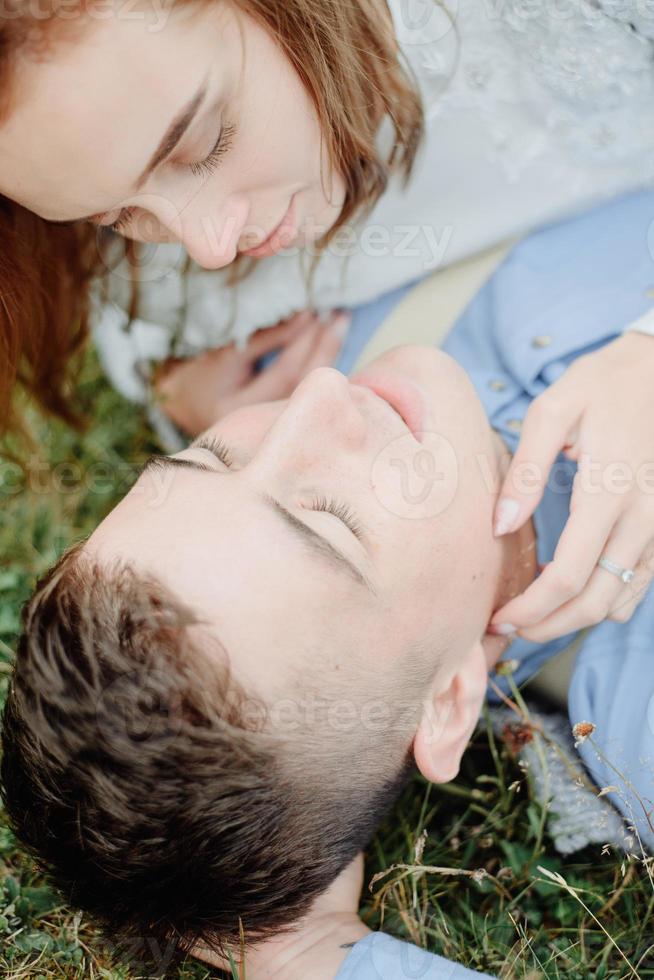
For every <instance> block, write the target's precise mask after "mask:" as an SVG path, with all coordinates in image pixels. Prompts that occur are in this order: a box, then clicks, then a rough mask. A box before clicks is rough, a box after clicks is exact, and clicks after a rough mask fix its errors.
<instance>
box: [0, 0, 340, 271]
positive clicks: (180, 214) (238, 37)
mask: <svg viewBox="0 0 654 980" xmlns="http://www.w3.org/2000/svg"><path fill="white" fill-rule="evenodd" d="M79 16H80V18H81V17H82V16H84V17H85V18H86V20H85V21H84V25H83V28H84V29H83V30H82V31H81V32H79V36H78V37H76V38H75V39H74V40H72V32H71V40H70V42H66V41H62V42H60V43H58V44H57V45H56V46H55V47H54V50H53V52H52V55H51V57H50V58H49V60H45V61H41V62H37V61H36V60H31V59H30V60H25V59H24V60H23V61H22V62H21V63H20V64H19V66H18V68H17V72H16V80H15V84H16V85H17V102H16V106H15V109H14V111H13V113H12V115H11V116H10V117H9V118H8V119H7V121H6V122H5V123H4V125H3V126H2V127H0V193H2V194H4V195H5V196H6V197H9V198H11V199H13V200H15V201H17V202H18V203H19V204H21V205H23V206H24V207H26V208H28V209H29V210H31V211H34V212H35V213H36V214H38V215H40V216H41V217H43V218H45V219H47V220H50V221H57V222H58V221H73V220H92V221H93V222H94V223H96V224H102V225H107V224H112V223H114V222H115V221H116V219H121V225H120V228H119V230H120V231H121V233H122V234H124V235H125V236H126V237H128V238H133V239H136V240H138V241H147V242H165V241H166V242H167V241H181V242H182V243H183V245H184V246H185V247H186V249H187V251H188V252H189V254H190V256H191V258H192V259H194V260H195V261H196V262H197V263H198V264H199V265H200V266H203V267H204V268H207V269H218V268H221V267H222V266H225V265H228V264H229V263H230V262H232V261H233V260H234V258H235V257H236V254H237V253H238V252H243V251H246V250H248V249H252V248H253V247H255V246H258V245H260V244H262V243H263V242H264V241H265V240H266V239H269V236H270V235H271V233H272V232H273V231H274V230H275V229H277V228H278V226H279V225H280V223H281V224H282V228H281V229H280V230H279V231H278V233H277V234H276V235H274V236H273V238H272V240H271V241H269V242H268V243H267V244H266V245H265V246H264V247H263V248H262V249H260V250H259V251H257V250H256V248H255V251H254V253H252V254H255V255H258V256H259V257H263V256H264V255H269V254H272V253H273V252H274V251H278V250H279V249H280V248H284V247H289V246H291V245H302V244H307V243H309V242H311V241H314V240H316V239H317V238H319V237H320V236H321V235H322V234H324V233H325V232H326V231H327V229H329V228H330V227H331V226H332V225H333V224H334V222H335V221H336V219H337V217H338V215H339V213H340V211H341V208H342V206H343V202H344V197H345V185H344V182H343V180H342V178H341V177H340V176H338V175H332V178H331V179H330V175H329V171H328V167H327V158H326V152H325V148H324V145H323V141H322V140H321V133H320V127H319V124H318V119H317V115H316V112H315V109H314V106H313V103H312V102H311V100H310V98H309V95H308V93H307V92H306V90H305V88H304V86H303V84H302V82H301V80H300V78H299V76H298V75H297V73H296V72H295V70H294V69H293V67H292V65H291V63H290V61H289V60H288V58H287V57H286V56H285V54H284V53H283V52H282V50H281V49H280V48H279V47H278V45H277V44H276V42H275V41H274V39H273V38H272V36H271V35H270V34H269V33H268V32H267V31H266V30H264V29H263V28H262V27H261V26H259V24H258V23H257V22H256V21H254V20H253V19H252V18H250V17H248V16H246V15H244V14H243V13H242V12H240V11H239V10H237V9H235V8H234V7H232V6H231V5H230V4H229V3H228V2H226V0H221V2H219V3H206V4H200V5H196V4H193V5H186V4H183V5H176V6H173V7H172V8H171V9H169V10H166V11H163V10H161V9H159V10H158V11H154V10H153V8H152V7H151V6H148V7H145V6H143V7H136V8H135V7H133V6H132V5H131V4H128V5H125V4H116V5H115V7H112V8H110V10H108V9H107V5H103V6H102V7H100V8H98V9H97V10H96V12H95V16H93V14H92V13H90V14H86V15H82V14H81V13H80V15H79ZM100 18H101V19H100ZM73 26H78V25H73ZM185 109H189V110H190V111H189V112H188V113H186V112H185V111H184V110H185ZM187 115H188V116H189V117H190V118H186V119H184V124H183V125H179V126H178V127H177V129H178V131H177V132H176V133H175V134H174V136H175V137H178V139H177V140H176V139H171V140H170V141H169V143H170V145H168V146H165V147H160V144H161V143H162V141H163V140H164V137H165V135H166V134H167V133H168V131H169V128H170V127H171V126H172V125H173V124H174V123H175V122H176V121H178V120H179V119H180V118H181V117H182V116H187ZM182 130H183V132H182ZM173 143H175V145H174V146H173V145H172V144H173ZM158 150H160V152H157V151H158ZM164 154H165V155H164ZM323 176H324V180H323Z"/></svg>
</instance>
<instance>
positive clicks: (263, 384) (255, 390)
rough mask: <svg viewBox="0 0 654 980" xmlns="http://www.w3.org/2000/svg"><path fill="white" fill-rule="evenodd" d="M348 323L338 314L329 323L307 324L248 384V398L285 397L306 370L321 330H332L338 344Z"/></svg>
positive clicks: (260, 399) (326, 331)
mask: <svg viewBox="0 0 654 980" xmlns="http://www.w3.org/2000/svg"><path fill="white" fill-rule="evenodd" d="M348 323H349V315H348V314H338V315H337V316H335V317H334V319H333V320H332V322H331V323H330V324H329V325H328V326H324V325H323V324H322V323H319V322H317V321H316V322H314V323H311V324H310V325H309V326H306V327H305V328H304V329H303V330H302V332H301V333H300V334H299V336H298V337H296V338H295V340H293V341H291V343H289V344H288V345H287V346H286V347H285V348H284V350H283V351H282V352H281V354H280V355H279V357H277V358H276V360H275V361H273V363H272V364H270V365H269V366H268V367H267V368H266V369H265V370H263V371H262V372H261V373H260V374H258V375H257V376H256V377H255V378H254V379H253V380H252V381H251V382H250V383H249V384H248V386H247V389H246V390H247V393H248V401H253V400H256V401H275V400H277V399H279V398H288V396H289V395H290V394H291V393H292V392H293V391H294V390H295V388H296V387H297V385H298V384H299V383H300V381H301V380H302V378H303V377H304V375H305V374H306V373H307V363H308V361H309V359H310V357H311V356H312V354H313V353H314V349H315V348H316V347H317V346H318V345H319V343H320V341H321V340H324V336H323V334H326V333H329V332H331V333H332V335H333V337H334V338H335V340H336V341H337V348H338V344H340V343H341V342H342V338H343V336H344V333H345V332H346V331H347V326H348Z"/></svg>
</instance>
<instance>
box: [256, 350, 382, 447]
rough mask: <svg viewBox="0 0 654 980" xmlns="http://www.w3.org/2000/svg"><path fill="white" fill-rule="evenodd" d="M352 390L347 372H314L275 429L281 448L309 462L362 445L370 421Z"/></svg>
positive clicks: (295, 396)
mask: <svg viewBox="0 0 654 980" xmlns="http://www.w3.org/2000/svg"><path fill="white" fill-rule="evenodd" d="M352 392H353V389H352V387H351V386H350V384H349V382H348V380H347V378H346V377H345V375H343V374H342V373H341V372H340V371H337V370H336V369H335V368H329V367H321V368H315V369H314V370H313V371H311V372H310V373H309V374H308V375H307V376H306V377H305V378H304V379H303V380H302V381H301V382H300V384H299V385H298V386H297V388H296V389H295V391H294V392H293V394H292V395H291V397H290V399H289V401H288V403H287V405H286V408H285V410H284V412H283V413H282V414H281V415H280V417H279V419H278V420H277V424H276V426H275V427H274V429H273V430H272V433H271V434H274V440H275V442H276V443H277V449H278V451H280V452H284V449H286V452H287V454H288V456H289V457H293V458H294V459H295V460H299V459H302V460H304V461H308V460H309V459H311V460H313V459H316V458H317V457H323V456H327V457H329V456H330V455H332V454H334V453H336V452H338V451H356V450H357V449H359V448H361V446H362V445H363V443H364V442H365V439H366V432H367V423H366V418H365V416H364V415H363V414H362V413H361V411H360V410H359V408H358V407H357V404H356V403H355V401H354V398H353V394H352ZM287 458H288V457H287Z"/></svg>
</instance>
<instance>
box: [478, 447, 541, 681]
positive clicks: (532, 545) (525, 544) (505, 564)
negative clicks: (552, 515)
mask: <svg viewBox="0 0 654 980" xmlns="http://www.w3.org/2000/svg"><path fill="white" fill-rule="evenodd" d="M493 437H494V439H495V441H496V445H497V452H498V459H502V458H504V459H506V458H507V454H508V453H509V449H508V448H507V446H506V445H505V443H504V442H503V441H502V439H501V438H500V436H499V435H498V433H497V432H493ZM499 542H500V545H501V547H502V557H501V563H500V574H499V577H498V582H497V592H496V594H495V601H494V603H493V610H496V609H501V608H502V606H504V605H506V603H507V602H508V601H509V600H510V599H512V598H513V597H514V596H516V595H519V594H520V593H521V592H524V591H525V589H526V588H527V587H528V586H529V585H531V583H532V582H533V581H534V579H535V577H536V574H537V571H538V561H537V557H536V529H535V527H534V522H533V520H532V519H531V518H530V519H529V520H528V521H526V522H525V523H524V524H523V526H522V527H521V528H519V529H518V530H517V531H515V532H514V533H513V534H506V535H504V536H503V537H501V538H500V539H499ZM510 643H511V637H506V636H493V635H491V634H490V633H486V634H485V635H484V638H483V646H484V651H485V653H486V663H487V664H488V667H489V668H490V667H492V666H494V665H495V664H496V663H497V661H498V660H499V658H500V657H501V656H502V654H503V653H504V651H505V650H506V648H507V647H508V646H509V644H510Z"/></svg>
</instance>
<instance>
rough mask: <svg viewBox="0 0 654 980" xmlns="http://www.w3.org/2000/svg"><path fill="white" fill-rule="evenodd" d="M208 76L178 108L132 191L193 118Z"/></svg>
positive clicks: (138, 188) (155, 166) (171, 146)
mask: <svg viewBox="0 0 654 980" xmlns="http://www.w3.org/2000/svg"><path fill="white" fill-rule="evenodd" d="M208 78H209V72H207V74H206V75H205V76H204V80H203V81H202V83H201V85H200V88H199V89H198V90H197V92H196V93H195V95H194V96H193V98H192V99H191V100H190V101H189V102H187V103H186V105H185V106H183V107H182V109H180V111H179V113H178V114H177V115H176V116H175V118H174V119H173V121H172V122H171V124H170V126H169V127H168V129H167V130H166V132H165V133H164V135H163V137H162V139H161V142H160V143H159V146H158V147H157V149H156V150H155V151H154V153H153V154H152V156H151V157H150V162H149V163H148V164H147V166H146V167H145V170H144V171H143V173H142V174H141V176H140V177H139V178H138V180H137V181H136V184H135V186H134V192H136V191H138V190H140V189H141V187H142V186H143V184H144V183H145V182H146V180H147V179H148V177H149V176H150V174H151V173H152V171H153V170H155V169H156V168H157V167H158V166H159V164H160V163H163V161H164V160H165V159H166V157H169V156H170V154H171V153H172V152H173V150H174V149H175V147H176V146H177V144H178V143H179V141H180V140H181V138H182V136H183V135H184V133H185V132H186V130H187V129H188V128H189V126H190V125H191V123H192V122H193V120H194V119H195V117H196V115H197V113H198V110H199V108H200V106H201V105H202V103H203V102H204V99H205V96H206V94H207V91H208V89H209V84H208Z"/></svg>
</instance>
